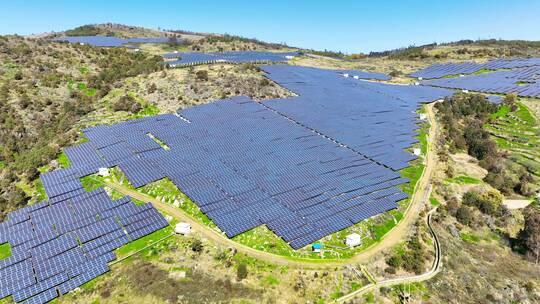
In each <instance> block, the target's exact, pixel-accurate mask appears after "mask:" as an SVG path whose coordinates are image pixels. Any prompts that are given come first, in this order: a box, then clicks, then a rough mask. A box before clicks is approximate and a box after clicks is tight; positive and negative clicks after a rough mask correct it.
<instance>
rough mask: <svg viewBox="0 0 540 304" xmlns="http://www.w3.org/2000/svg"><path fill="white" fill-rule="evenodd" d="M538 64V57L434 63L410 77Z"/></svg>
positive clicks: (539, 61) (456, 73)
mask: <svg viewBox="0 0 540 304" xmlns="http://www.w3.org/2000/svg"><path fill="white" fill-rule="evenodd" d="M537 66H540V58H518V59H493V60H490V61H488V62H486V63H475V62H464V63H444V64H434V65H431V66H428V67H427V68H424V69H421V70H419V71H416V72H414V73H411V74H410V75H409V76H411V77H422V78H424V79H432V78H442V77H446V76H452V75H459V74H472V73H475V72H478V71H480V70H499V69H516V68H524V67H537Z"/></svg>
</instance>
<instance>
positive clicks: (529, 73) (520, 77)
mask: <svg viewBox="0 0 540 304" xmlns="http://www.w3.org/2000/svg"><path fill="white" fill-rule="evenodd" d="M422 85H427V86H434V87H445V88H452V89H463V90H471V91H478V92H484V93H504V94H506V93H515V94H517V95H518V96H524V97H540V66H534V67H525V68H517V69H513V70H504V71H496V72H491V73H485V74H480V75H470V76H464V77H458V78H443V79H434V80H427V81H423V82H422ZM490 100H492V101H493V102H496V103H498V102H500V101H501V100H500V99H494V98H493V97H491V98H490Z"/></svg>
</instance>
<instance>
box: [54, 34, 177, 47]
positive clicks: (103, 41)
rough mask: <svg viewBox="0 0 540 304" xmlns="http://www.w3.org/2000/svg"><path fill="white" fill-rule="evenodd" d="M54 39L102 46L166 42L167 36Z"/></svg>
mask: <svg viewBox="0 0 540 304" xmlns="http://www.w3.org/2000/svg"><path fill="white" fill-rule="evenodd" d="M54 40H55V41H61V42H69V43H81V44H89V45H93V46H102V47H120V46H125V45H128V44H137V43H167V42H169V38H167V37H150V38H128V39H124V38H118V37H108V36H70V37H59V38H56V39H54ZM182 41H183V39H181V38H177V42H182Z"/></svg>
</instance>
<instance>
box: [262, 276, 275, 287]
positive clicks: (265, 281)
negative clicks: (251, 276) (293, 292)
mask: <svg viewBox="0 0 540 304" xmlns="http://www.w3.org/2000/svg"><path fill="white" fill-rule="evenodd" d="M262 282H263V285H279V280H278V279H277V278H276V277H274V276H272V275H268V276H267V277H265V278H264V279H263V281H262Z"/></svg>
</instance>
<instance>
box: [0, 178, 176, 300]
mask: <svg viewBox="0 0 540 304" xmlns="http://www.w3.org/2000/svg"><path fill="white" fill-rule="evenodd" d="M62 171H68V173H66V174H57V173H54V172H62ZM72 171H73V170H70V169H67V170H59V171H54V172H53V173H51V174H49V175H47V176H46V177H45V179H44V181H45V180H47V181H48V182H47V186H46V189H47V188H48V187H49V186H50V185H52V184H64V183H66V180H67V179H69V177H70V176H76V175H71V173H72ZM72 188H73V189H72ZM63 189H64V190H63V191H54V192H51V191H48V193H51V194H52V195H53V197H52V198H51V199H49V200H47V201H42V202H39V203H36V204H34V205H31V206H28V207H25V208H22V209H19V210H17V211H15V212H12V213H10V214H9V215H8V219H7V221H5V222H2V223H0V243H9V245H10V247H11V256H10V257H8V258H6V259H4V260H1V261H0V299H1V298H4V297H7V296H9V295H12V297H13V301H15V302H22V301H25V303H46V302H48V301H50V300H52V299H54V298H56V297H58V296H59V295H63V294H66V293H68V292H69V291H71V290H73V289H75V288H76V287H78V286H81V285H82V284H84V283H86V282H88V281H90V280H92V279H94V278H96V277H97V276H99V275H101V274H103V273H106V272H107V271H109V268H108V262H110V261H112V260H114V259H115V258H116V257H115V255H114V253H113V251H114V250H115V249H117V248H119V247H120V246H122V245H124V244H126V243H128V242H130V241H132V240H135V239H138V238H140V237H142V236H145V235H147V234H150V233H151V232H153V231H156V230H157V229H160V228H163V227H165V226H167V225H168V224H167V221H165V220H164V218H163V217H162V216H161V214H159V213H158V212H157V211H156V210H155V209H154V208H153V207H152V206H151V205H150V204H145V205H140V206H137V205H135V204H133V203H132V202H131V200H130V198H129V197H124V198H122V199H120V200H117V201H112V200H111V199H110V198H109V196H108V195H107V193H106V192H105V191H104V190H103V189H102V188H100V189H97V190H95V191H92V192H86V191H84V190H82V189H81V188H77V189H75V187H67V186H66V187H65V188H63Z"/></svg>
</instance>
